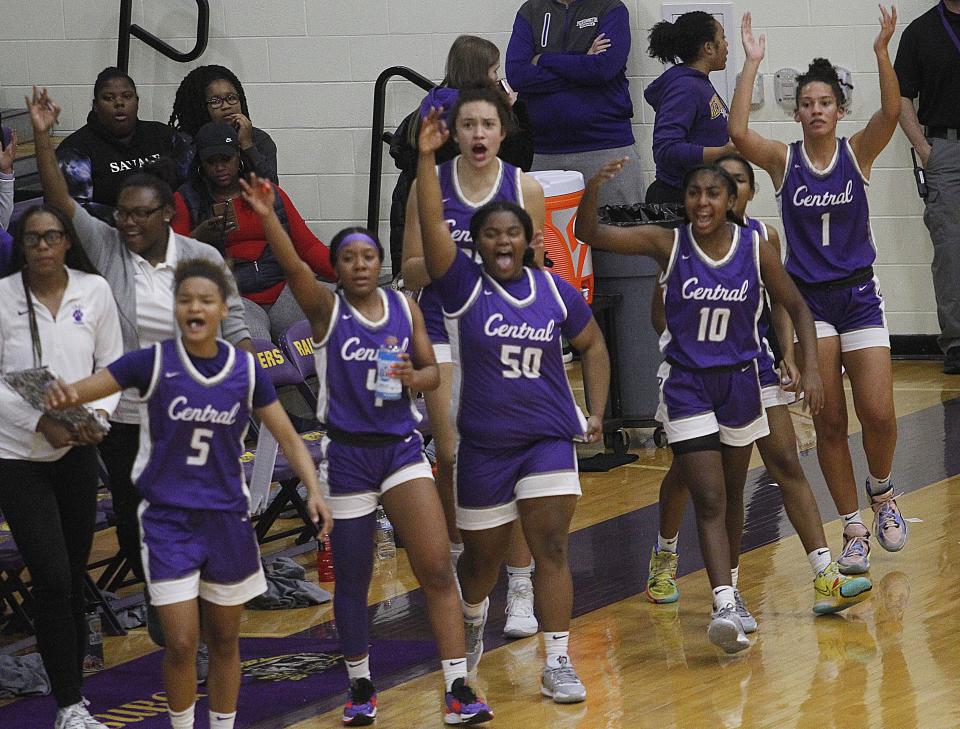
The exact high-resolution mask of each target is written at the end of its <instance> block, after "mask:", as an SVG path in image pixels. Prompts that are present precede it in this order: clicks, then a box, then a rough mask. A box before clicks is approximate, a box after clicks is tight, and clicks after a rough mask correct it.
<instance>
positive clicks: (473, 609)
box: [462, 600, 485, 620]
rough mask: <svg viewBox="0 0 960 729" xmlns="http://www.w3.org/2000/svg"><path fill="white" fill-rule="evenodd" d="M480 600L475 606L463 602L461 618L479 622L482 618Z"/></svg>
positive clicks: (481, 602) (481, 603) (482, 601)
mask: <svg viewBox="0 0 960 729" xmlns="http://www.w3.org/2000/svg"><path fill="white" fill-rule="evenodd" d="M484 602H485V601H484V600H481V601H480V602H478V603H477V604H476V605H471V604H470V603H469V602H467V601H466V600H464V601H463V603H462V604H463V617H464V619H466V620H479V619H480V618H482V617H483V603H484Z"/></svg>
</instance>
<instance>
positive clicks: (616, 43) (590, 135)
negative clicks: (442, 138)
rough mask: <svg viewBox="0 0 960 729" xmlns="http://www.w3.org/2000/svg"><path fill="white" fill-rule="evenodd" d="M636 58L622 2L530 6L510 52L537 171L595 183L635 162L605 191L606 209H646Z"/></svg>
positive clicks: (536, 1)
mask: <svg viewBox="0 0 960 729" xmlns="http://www.w3.org/2000/svg"><path fill="white" fill-rule="evenodd" d="M629 53H630V15H629V13H628V12H627V8H626V7H625V6H624V4H623V3H622V2H620V0H527V2H525V3H524V4H523V6H521V8H520V10H519V11H518V12H517V17H516V20H515V21H514V24H513V34H512V35H511V36H510V44H509V45H508V46H507V59H506V60H507V62H506V68H507V78H508V79H509V81H510V83H511V85H512V86H513V88H514V89H515V90H516V91H517V92H519V95H520V98H521V99H522V100H523V101H524V103H525V104H526V106H527V110H528V111H529V113H530V120H531V122H532V125H533V143H534V151H535V155H534V158H533V169H534V170H578V171H579V172H581V173H583V176H584V179H589V178H590V177H592V176H593V175H594V174H595V173H596V172H597V170H599V169H600V166H601V165H603V163H604V162H606V161H607V160H610V159H613V158H618V157H630V158H631V160H632V161H633V163H632V164H629V165H627V166H626V167H625V168H624V169H623V172H622V173H621V174H620V175H619V176H618V177H616V178H615V179H613V180H611V181H610V183H608V185H604V189H603V194H602V196H601V200H600V204H601V205H621V204H630V203H637V202H643V177H642V175H641V171H640V159H639V154H638V153H637V149H636V146H635V144H634V137H633V128H632V127H631V122H630V120H631V119H632V118H633V102H632V101H631V99H630V89H629V86H628V84H627V74H626V65H627V56H628V55H629Z"/></svg>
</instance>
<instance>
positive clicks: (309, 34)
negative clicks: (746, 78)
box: [0, 0, 939, 334]
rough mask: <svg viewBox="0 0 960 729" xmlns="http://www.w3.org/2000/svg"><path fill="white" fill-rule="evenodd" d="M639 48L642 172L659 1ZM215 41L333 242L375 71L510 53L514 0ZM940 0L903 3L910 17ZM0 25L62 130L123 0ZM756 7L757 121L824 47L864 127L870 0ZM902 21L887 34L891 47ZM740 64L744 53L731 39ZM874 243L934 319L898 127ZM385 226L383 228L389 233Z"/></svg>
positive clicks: (168, 30) (214, 26)
mask: <svg viewBox="0 0 960 729" xmlns="http://www.w3.org/2000/svg"><path fill="white" fill-rule="evenodd" d="M625 2H626V5H627V7H628V8H629V10H630V16H631V25H632V29H633V43H634V48H633V52H632V54H631V58H630V62H629V66H628V74H629V76H630V79H631V89H632V93H633V100H634V105H635V108H636V117H635V132H636V136H637V143H638V146H639V148H640V151H641V155H642V157H643V163H644V168H645V171H646V172H647V175H648V178H649V177H650V176H651V175H652V159H651V155H650V151H649V150H650V143H651V132H652V122H653V111H652V109H651V108H650V107H649V106H647V105H646V103H645V102H644V101H643V95H642V92H643V89H644V87H645V85H646V84H647V83H649V82H650V81H651V80H652V79H653V78H655V77H656V76H657V75H658V74H659V73H660V72H661V70H662V68H661V66H660V64H659V62H657V61H653V60H651V59H650V58H648V57H647V56H646V53H645V50H646V36H647V32H648V30H649V28H650V27H651V26H652V25H653V23H655V22H656V21H657V20H658V19H659V18H660V17H661V15H662V12H661V7H660V4H659V3H657V2H652V1H651V0H625ZM210 5H211V21H210V26H211V27H210V36H211V38H210V44H209V46H208V48H207V51H206V53H205V54H204V55H203V56H202V57H201V58H200V59H199V60H198V61H195V62H194V63H193V64H192V65H200V64H204V63H220V64H223V65H225V66H228V67H229V68H231V69H233V71H234V72H235V73H236V74H237V76H238V77H239V78H240V79H241V81H243V84H244V88H245V89H246V91H247V95H248V97H249V100H250V107H251V116H252V117H253V121H254V123H255V124H256V125H257V126H259V127H262V128H264V129H266V130H268V131H269V132H270V134H271V135H273V137H274V139H275V140H276V142H277V146H278V147H279V150H280V153H279V155H280V156H279V167H280V182H281V185H282V186H283V187H284V188H285V189H286V190H287V191H288V192H289V193H290V195H291V197H292V198H293V200H294V201H295V203H296V205H297V207H298V208H299V209H300V211H301V212H302V213H303V215H304V217H305V218H306V219H307V220H308V222H309V223H310V225H311V227H312V228H313V229H314V230H315V231H316V232H317V233H318V234H319V235H320V236H321V237H322V238H323V239H325V240H329V239H330V237H332V235H333V234H334V233H335V232H336V231H337V230H338V229H339V228H341V227H342V226H344V225H347V224H355V223H358V222H363V221H365V220H366V207H367V185H368V182H369V160H370V126H369V125H370V121H371V116H372V99H373V82H374V80H375V79H376V77H377V75H378V73H379V72H380V71H381V70H382V69H384V68H386V67H387V66H391V65H406V66H410V67H411V68H413V69H415V70H417V71H420V72H421V73H423V74H424V75H426V76H428V77H430V78H433V79H436V80H439V79H440V78H441V77H442V75H443V63H444V60H445V58H446V53H447V49H448V48H449V46H450V43H451V42H452V41H453V39H454V38H455V37H456V36H457V35H459V34H460V33H474V34H477V35H483V36H485V37H487V38H489V39H490V40H492V41H494V42H495V43H496V44H497V45H498V46H499V47H500V48H501V50H502V51H504V52H505V51H506V46H507V42H508V40H509V37H510V30H511V28H512V26H513V18H514V15H515V12H516V9H517V8H518V7H519V5H520V0H484V2H465V1H464V0H452V1H451V2H445V3H437V2H434V0H272V1H271V2H264V0H211V1H210ZM931 5H932V2H930V0H901V2H900V3H898V9H899V14H900V27H901V29H902V28H903V27H906V24H907V23H908V22H909V21H910V20H912V19H913V18H915V17H916V16H917V15H918V14H919V13H921V12H923V11H924V10H926V9H927V8H928V7H930V6H931ZM3 6H4V8H3V22H2V23H0V105H2V106H4V107H11V106H19V105H20V104H22V99H23V95H24V93H26V92H27V91H28V89H29V86H30V84H43V85H46V86H48V87H50V88H51V92H52V93H53V95H54V98H56V99H57V100H58V101H59V102H60V103H61V105H62V106H63V107H64V113H63V115H62V119H61V129H62V130H63V131H71V130H74V129H76V128H77V127H79V126H81V125H82V124H83V121H84V118H85V116H86V113H87V111H88V109H89V105H90V99H91V96H92V85H93V80H94V78H95V77H96V74H97V73H98V72H99V70H100V69H101V68H103V67H104V66H107V65H111V64H113V63H115V62H116V50H117V44H116V35H117V24H118V11H119V2H118V0H4V3H3ZM748 9H749V10H751V11H752V12H753V17H754V27H755V28H756V29H757V30H759V32H765V33H766V34H767V39H768V51H767V58H766V60H765V61H764V64H763V66H762V69H761V70H762V71H763V72H764V73H765V74H766V77H765V92H766V102H765V104H764V106H763V107H762V108H761V109H760V110H758V111H756V112H755V113H754V120H755V121H754V123H755V124H756V128H757V129H758V131H760V132H761V133H763V134H768V135H771V136H774V137H776V138H779V139H782V140H784V141H792V140H793V139H795V138H796V136H797V134H798V127H797V126H796V125H795V123H794V122H793V119H792V114H790V113H788V112H786V111H784V110H782V109H781V108H779V107H778V106H777V105H776V103H775V101H774V94H773V84H772V77H773V72H774V71H775V70H777V69H778V68H782V67H793V68H796V69H804V68H805V67H806V64H807V63H808V62H809V60H810V59H811V58H813V57H814V56H818V55H821V56H827V57H829V58H830V60H831V61H833V62H834V63H837V64H839V65H842V66H845V67H846V68H849V69H850V70H851V71H852V72H853V81H854V85H855V87H856V90H855V92H854V104H853V109H852V110H851V113H850V115H849V116H848V118H847V121H845V122H844V123H843V125H842V126H843V129H842V131H843V132H844V133H846V134H851V133H853V131H855V130H856V129H858V128H860V127H861V126H862V125H863V124H864V123H865V122H866V120H867V119H868V118H869V116H870V114H872V113H873V111H874V110H875V109H876V108H877V105H878V103H879V90H878V86H877V72H876V63H875V58H874V56H873V50H872V42H873V38H874V36H875V35H876V28H877V16H878V11H877V8H876V3H875V1H874V0H848V1H847V2H843V3H839V4H838V3H836V2H833V1H831V0H793V1H792V2H784V1H783V0H755V2H752V3H747V2H743V0H736V2H734V12H735V14H736V15H737V17H739V15H740V13H742V12H744V11H746V10H748ZM133 20H134V22H135V23H138V24H140V25H142V26H144V27H145V28H147V29H148V30H150V31H152V32H154V33H155V34H156V35H158V36H160V37H162V38H164V39H165V40H167V41H168V42H169V43H171V44H172V45H174V46H176V47H178V48H181V49H184V50H186V49H187V48H189V47H191V46H192V38H193V33H194V27H195V24H196V11H195V4H194V2H193V0H154V1H152V2H151V1H150V0H135V2H134V13H133ZM898 39H899V32H898V34H897V36H896V37H895V38H894V41H893V44H892V46H893V51H894V52H895V50H896V43H897V41H898ZM730 48H731V54H730V63H732V64H735V65H737V66H739V65H740V64H741V63H742V59H743V55H742V49H741V47H740V43H739V38H736V37H734V38H731V39H730ZM130 55H131V61H130V73H131V75H132V76H133V78H134V79H135V80H136V81H137V84H138V87H139V89H140V94H141V107H140V108H141V112H140V113H141V116H142V117H143V118H152V119H158V120H162V121H166V120H167V118H168V117H169V114H170V108H171V104H172V101H173V95H174V92H175V91H176V87H177V84H178V82H179V80H180V79H181V78H182V76H183V75H184V74H185V73H186V71H187V70H188V69H189V67H188V66H184V65H183V64H177V63H174V62H172V61H169V60H167V59H166V58H163V57H162V56H159V55H158V54H157V53H155V52H154V51H152V50H151V49H150V48H148V47H147V46H145V45H144V44H142V43H141V42H139V41H137V40H135V39H134V40H132V41H131V54H130ZM421 95H422V94H421V92H420V90H419V89H417V88H416V87H414V86H412V85H410V84H408V83H406V82H395V83H391V84H390V87H389V91H388V97H387V102H388V103H387V121H388V127H390V126H392V125H395V124H396V123H398V122H399V121H400V120H401V119H402V118H403V116H404V115H406V114H407V113H408V112H409V111H410V110H411V109H413V108H414V107H415V106H416V105H417V104H418V102H419V99H420V98H421ZM383 172H384V175H383V193H382V195H381V199H382V205H381V219H382V222H381V233H382V234H383V235H384V236H386V233H387V226H386V222H385V221H386V218H387V216H388V215H389V198H390V193H391V191H392V189H393V183H394V180H395V179H396V170H395V169H394V167H393V164H392V160H390V158H389V156H387V157H386V160H385V162H384V165H383ZM870 198H871V209H872V211H873V226H874V232H875V233H876V238H877V242H878V246H879V249H880V254H879V261H878V267H877V268H878V271H879V275H880V277H881V281H882V284H883V290H884V292H885V294H886V299H887V313H888V316H889V319H890V325H891V330H892V331H893V332H894V333H901V334H909V333H936V332H938V331H939V330H938V326H937V319H936V307H935V303H934V298H933V289H932V284H931V281H930V271H929V263H930V260H931V258H932V247H931V243H930V239H929V236H928V235H927V231H926V228H925V227H924V226H923V222H922V219H921V216H922V212H923V207H922V204H921V202H920V200H919V198H918V197H917V194H916V189H915V187H914V183H913V175H912V173H911V170H910V155H909V146H908V144H907V142H906V139H905V137H904V136H903V135H902V134H901V133H900V132H899V131H898V132H897V133H896V134H895V135H894V139H893V142H892V143H891V144H890V146H889V147H888V149H887V150H886V151H885V152H884V153H883V154H882V155H881V156H880V158H879V159H878V160H877V164H876V166H875V167H874V172H873V184H872V186H871V192H870ZM752 212H753V213H754V214H755V215H756V216H758V217H762V218H764V219H767V220H769V221H770V222H773V223H774V224H776V215H777V212H776V204H775V202H774V198H773V194H772V190H771V185H770V181H769V179H767V178H766V176H765V175H761V177H760V192H759V193H758V195H757V199H756V201H755V202H754V203H753V208H752ZM385 239H386V238H385Z"/></svg>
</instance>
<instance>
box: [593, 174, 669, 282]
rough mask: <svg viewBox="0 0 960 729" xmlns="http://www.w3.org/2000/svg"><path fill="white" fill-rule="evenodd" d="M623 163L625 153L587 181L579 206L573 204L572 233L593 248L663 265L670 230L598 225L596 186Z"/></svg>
mask: <svg viewBox="0 0 960 729" xmlns="http://www.w3.org/2000/svg"><path fill="white" fill-rule="evenodd" d="M626 163H627V158H626V157H624V158H622V159H615V160H610V161H608V162H606V163H605V164H604V165H603V166H602V167H601V168H600V170H599V171H598V172H597V174H595V175H594V176H593V177H591V178H590V179H589V180H588V181H587V185H586V188H585V189H584V191H583V198H582V199H581V200H580V207H579V208H577V222H576V225H575V226H574V234H575V235H576V236H577V238H578V239H579V240H582V241H583V242H584V243H586V244H587V245H589V246H591V247H592V248H596V249H597V250H601V251H610V252H611V253H624V254H626V255H631V256H650V257H651V258H653V259H654V260H656V261H657V263H659V264H660V267H661V268H666V267H667V263H668V262H669V260H670V251H671V249H672V246H673V231H671V230H667V229H666V228H662V227H660V226H658V225H638V226H634V227H631V228H617V227H615V226H612V225H601V224H600V221H599V220H598V219H597V205H598V196H599V193H600V186H601V185H603V183H604V182H606V181H607V180H610V179H613V178H614V177H616V176H617V175H618V174H620V170H622V169H623V166H624V165H625V164H626Z"/></svg>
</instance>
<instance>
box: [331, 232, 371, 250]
mask: <svg viewBox="0 0 960 729" xmlns="http://www.w3.org/2000/svg"><path fill="white" fill-rule="evenodd" d="M357 241H359V242H361V243H366V244H367V245H371V246H373V247H374V248H376V249H377V252H379V251H380V246H379V245H378V244H377V242H376V241H375V240H374V239H373V238H371V237H370V236H369V235H367V234H366V233H351V234H350V235H348V236H346V237H345V238H344V239H343V240H341V241H340V245H339V246H337V248H342V247H343V246H345V245H346V244H347V243H354V242H357Z"/></svg>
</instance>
